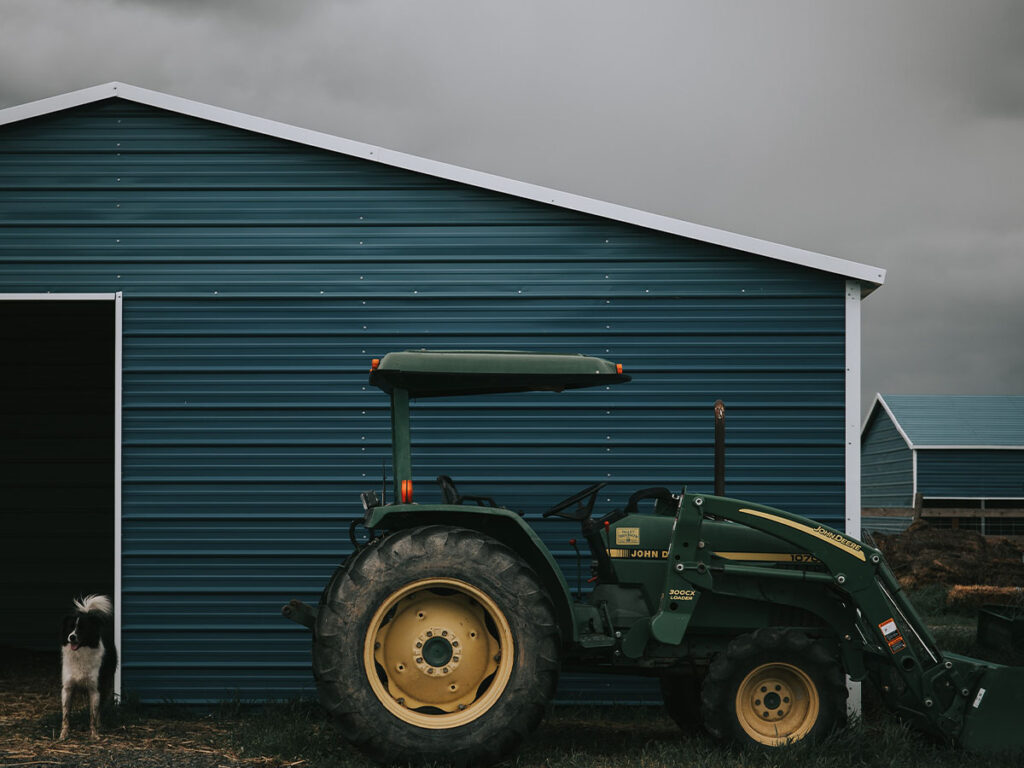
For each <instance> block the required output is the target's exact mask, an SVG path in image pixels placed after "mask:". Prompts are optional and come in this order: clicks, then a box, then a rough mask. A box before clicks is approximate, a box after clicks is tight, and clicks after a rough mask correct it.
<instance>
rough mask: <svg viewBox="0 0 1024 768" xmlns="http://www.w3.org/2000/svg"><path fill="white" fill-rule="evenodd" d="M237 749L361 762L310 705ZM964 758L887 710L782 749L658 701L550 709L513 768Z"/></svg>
mask: <svg viewBox="0 0 1024 768" xmlns="http://www.w3.org/2000/svg"><path fill="white" fill-rule="evenodd" d="M230 738H231V739H232V740H233V742H234V744H235V746H236V748H237V750H238V753H239V755H243V756H251V755H257V754H263V755H274V756H276V758H277V759H279V760H280V761H281V763H282V764H287V763H291V762H295V761H299V760H302V761H304V762H302V763H301V765H302V766H304V768H305V767H306V766H308V768H368V767H369V766H370V765H372V764H371V763H369V762H368V761H366V760H364V759H363V758H361V757H359V756H358V755H357V754H354V753H353V752H352V751H351V750H350V748H349V747H348V746H347V745H346V744H345V742H344V741H343V740H342V739H341V737H340V735H339V734H338V733H336V732H335V730H334V729H333V727H331V726H330V725H329V724H328V723H327V722H326V720H325V719H324V716H323V714H322V713H321V711H320V710H319V708H318V707H316V706H315V705H311V704H309V703H304V702H292V703H287V704H279V705H274V706H271V707H265V708H263V709H262V710H260V711H259V712H254V713H251V714H250V716H249V717H247V718H245V719H244V720H242V721H239V722H238V723H237V726H236V728H235V729H234V730H232V732H231V736H230ZM964 762H965V755H964V753H962V752H959V751H956V750H952V749H949V748H947V747H944V746H942V745H939V744H935V743H933V742H931V741H930V740H929V739H927V738H926V737H924V736H922V735H920V734H918V733H916V732H913V731H910V730H907V729H906V728H904V727H902V726H901V725H899V724H898V723H897V722H895V720H894V719H893V718H892V717H891V716H889V715H888V714H884V713H881V712H877V713H874V714H872V715H869V717H868V718H867V719H866V720H864V721H863V722H859V723H856V724H855V725H853V726H852V727H849V728H847V729H845V730H843V731H841V732H838V733H836V734H834V735H832V736H831V737H829V738H828V739H826V740H824V741H823V742H821V743H818V744H809V743H798V744H795V745H793V746H792V747H789V748H787V749H784V750H760V749H737V748H732V747H729V746H723V745H721V744H719V743H718V742H716V741H714V740H712V739H711V738H710V737H708V736H707V735H705V734H703V733H701V732H693V733H683V732H681V731H680V730H679V729H678V728H677V727H676V726H675V724H674V723H673V722H672V721H670V720H669V719H668V718H667V717H666V716H665V715H664V714H663V713H662V712H661V711H660V709H658V708H653V707H595V708H590V709H587V708H581V707H556V708H554V710H553V711H552V713H551V714H550V716H549V717H548V718H547V720H546V721H545V722H544V723H543V724H542V726H541V727H540V729H539V730H538V731H537V733H535V734H534V736H533V737H532V738H531V739H530V740H529V741H528V742H527V744H526V745H525V747H524V749H523V750H522V751H521V752H520V753H519V755H517V756H516V757H515V758H513V759H512V760H510V761H508V762H507V763H506V764H505V765H507V766H514V767H515V768H679V767H680V766H688V767H690V768H700V767H705V766H706V767H707V768H776V767H777V768H783V767H785V768H792V766H801V768H804V767H806V768H857V767H859V766H864V767H865V768H867V767H868V766H870V767H871V768H881V767H883V766H893V768H895V767H896V766H899V768H946V767H947V766H948V768H953V767H954V766H962V765H963V764H964ZM985 763H986V768H1001V767H1002V766H1006V768H1009V767H1010V766H1014V768H1017V767H1018V766H1020V764H1021V763H1020V759H1019V757H1016V756H1006V757H1003V758H1000V757H995V758H992V757H986V758H985Z"/></svg>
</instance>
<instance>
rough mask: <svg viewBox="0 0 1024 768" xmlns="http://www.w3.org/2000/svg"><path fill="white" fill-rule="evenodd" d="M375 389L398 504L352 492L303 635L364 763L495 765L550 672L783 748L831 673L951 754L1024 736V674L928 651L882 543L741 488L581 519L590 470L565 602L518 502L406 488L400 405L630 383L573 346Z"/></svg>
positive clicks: (455, 363)
mask: <svg viewBox="0 0 1024 768" xmlns="http://www.w3.org/2000/svg"><path fill="white" fill-rule="evenodd" d="M374 362H375V365H374V367H373V370H372V371H371V373H370V383H371V384H374V385H376V386H377V387H379V388H380V389H382V390H383V391H384V392H386V393H387V394H389V395H390V397H391V418H392V449H393V467H394V478H393V483H394V499H395V501H394V503H390V504H384V503H382V502H381V499H380V498H379V497H378V496H377V494H376V493H375V492H372V491H370V492H367V493H364V494H363V504H364V507H365V510H366V513H365V517H364V519H363V520H362V524H363V526H365V528H366V529H367V530H368V531H369V532H370V539H369V542H368V543H366V544H365V545H361V546H360V547H358V548H357V550H356V551H355V552H354V553H353V554H352V555H351V556H349V557H348V558H347V559H346V560H345V562H344V563H343V564H342V565H341V566H340V567H339V568H338V569H337V571H336V572H335V574H334V575H333V577H332V578H331V580H330V582H329V583H328V584H327V586H326V587H325V588H324V591H323V594H322V596H321V599H320V603H319V606H317V607H316V608H315V609H314V608H311V607H309V606H305V605H304V604H302V603H300V602H298V601H292V603H291V604H290V605H288V606H285V609H284V611H285V614H286V615H290V616H291V617H293V618H295V619H296V620H298V621H300V622H301V623H304V624H306V625H307V626H309V627H310V628H311V629H312V630H313V674H314V676H315V678H316V684H317V690H318V692H319V695H320V699H321V701H322V702H323V704H324V706H325V707H326V708H327V709H328V710H329V711H330V712H331V714H332V715H333V716H334V718H335V719H336V720H337V722H338V723H339V724H340V726H341V731H342V733H343V734H344V735H345V736H346V738H348V739H349V740H350V741H351V742H352V743H353V744H355V745H356V746H357V747H359V748H360V749H362V750H363V751H364V752H365V753H367V754H368V755H369V756H371V757H372V758H374V759H376V760H379V761H381V762H433V761H437V762H449V763H454V764H457V765H485V764H488V763H493V762H495V761H497V760H499V759H501V758H503V757H505V756H507V755H508V754H510V753H511V752H512V751H513V750H515V749H516V748H517V746H518V745H519V744H520V743H521V742H522V741H523V740H524V739H525V738H527V736H528V735H529V733H530V732H531V731H532V730H533V729H534V728H535V727H536V726H537V724H538V723H539V722H540V720H541V718H542V717H543V715H544V712H545V709H546V706H547V704H548V702H549V701H550V699H551V697H552V695H553V694H554V691H555V685H556V682H557V680H558V675H559V671H560V670H561V669H564V668H575V669H583V670H589V671H606V672H609V673H628V674H634V675H650V676H654V677H657V678H658V679H659V680H660V684H661V690H662V693H663V696H664V700H665V705H666V707H667V708H668V711H669V713H670V714H671V715H672V717H673V719H675V720H676V722H678V723H679V724H680V726H681V727H684V728H689V727H691V726H694V725H696V724H701V723H702V724H703V726H704V727H705V728H707V730H709V731H710V732H711V733H712V734H714V735H715V736H717V737H719V738H722V739H732V740H736V741H739V742H747V743H754V744H760V745H765V746H766V747H782V746H784V745H786V744H788V743H791V742H793V741H797V740H800V739H808V738H815V737H818V736H821V735H823V734H825V733H827V732H828V731H830V730H831V729H834V728H836V727H837V726H839V725H840V724H842V723H843V722H844V721H845V717H846V695H847V688H846V677H847V676H849V677H850V678H851V679H853V680H865V679H870V680H872V681H873V682H874V684H875V685H876V686H877V688H878V690H879V691H880V692H881V695H882V698H883V700H884V701H885V703H886V705H887V706H888V707H889V708H890V709H891V710H892V711H893V712H894V713H895V714H896V715H898V716H899V717H900V718H902V719H904V720H905V721H906V722H908V723H910V724H912V725H913V726H916V727H917V728H919V729H921V730H923V731H926V732H928V733H930V734H932V735H933V736H934V737H935V738H937V739H940V740H943V741H945V742H947V743H948V744H949V745H951V746H959V747H962V748H964V749H967V750H974V751H984V750H1004V749H1018V748H1021V747H1024V729H1021V728H1019V727H1017V726H1018V721H1019V719H1020V717H1021V716H1022V715H1024V668H1016V667H1002V666H999V665H996V664H990V663H986V662H983V661H979V660H976V659H972V658H968V657H965V656H961V655H957V654H953V653H947V652H944V651H942V650H940V649H939V648H938V646H937V645H936V643H935V640H934V639H933V637H932V635H931V633H930V632H929V630H928V628H927V627H926V626H925V625H924V624H923V622H922V621H921V620H920V618H919V617H918V615H917V613H915V611H914V608H913V606H912V605H911V604H910V602H909V601H908V600H907V598H906V597H905V596H904V594H903V593H902V592H901V590H900V587H899V584H898V583H897V581H896V579H895V578H894V576H893V574H892V572H891V571H890V569H889V567H888V566H887V565H886V562H885V559H884V558H883V557H882V553H881V552H880V551H878V550H877V549H874V548H873V547H871V546H868V545H867V544H864V543H862V542H860V541H857V540H855V539H853V538H851V537H850V536H847V535H846V534H845V533H842V532H840V531H837V530H833V529H832V528H829V527H827V526H825V525H822V524H820V523H818V522H815V521H813V520H810V519H808V518H804V517H801V516H799V515H795V514H791V513H789V512H785V511H783V510H781V509H773V508H771V507H767V506H763V505H760V504H756V503H753V502H749V501H739V500H736V499H731V498H726V497H724V496H716V495H711V494H707V493H701V492H693V491H688V490H687V489H686V488H685V487H684V488H682V489H681V490H678V491H675V492H673V491H672V490H670V489H669V488H666V487H656V488H642V489H639V490H637V491H636V492H635V493H633V494H632V495H631V496H630V497H629V498H628V499H625V500H624V501H623V504H622V506H621V507H619V508H616V509H613V510H610V511H607V512H606V513H604V514H603V515H602V516H601V517H595V516H594V515H595V506H596V504H595V502H596V499H597V495H598V492H599V491H600V490H601V489H602V487H603V486H604V483H594V484H592V485H588V486H587V487H586V488H583V489H581V490H580V491H578V492H577V493H574V494H573V495H571V496H569V497H568V498H566V499H563V500H561V501H558V502H557V503H555V504H553V505H552V506H551V507H550V509H548V510H547V511H546V512H544V517H546V518H549V517H560V518H565V519H568V520H572V521H576V522H578V523H579V525H580V529H581V534H582V538H583V539H585V540H586V542H587V545H588V546H589V549H590V556H591V558H592V565H591V568H592V572H593V576H594V577H596V579H595V581H594V582H593V589H592V590H591V591H590V592H589V593H587V594H586V595H578V596H576V597H575V598H574V596H573V594H572V592H571V591H570V589H569V587H568V585H567V583H566V580H565V578H564V576H563V574H562V572H561V571H560V570H559V568H558V567H557V565H556V564H555V561H554V558H553V557H552V555H551V553H550V552H549V551H548V550H547V548H546V547H545V546H544V545H543V544H542V542H541V540H540V539H539V538H538V536H537V534H536V533H535V531H534V530H533V529H532V528H531V527H530V525H528V524H527V523H526V522H525V521H524V520H523V518H522V516H521V515H520V513H517V512H515V511H513V510H510V509H506V508H505V507H502V506H501V505H500V504H499V503H497V502H495V501H494V500H492V499H490V498H488V497H485V496H478V495H474V496H471V495H463V494H461V493H460V492H459V490H458V489H457V487H456V485H455V483H454V482H453V481H452V480H451V479H450V478H449V477H448V476H446V475H443V476H441V477H439V478H438V483H439V485H440V491H441V496H442V498H443V502H442V503H440V504H420V503H416V502H415V501H414V500H413V490H412V488H413V486H412V464H411V451H410V433H409V403H410V400H413V399H418V398H427V397H445V396H468V395H479V394H493V393H511V392H525V391H536V390H546V391H554V392H562V391H564V390H572V389H577V388H582V387H591V386H604V385H608V384H618V383H622V382H628V381H629V380H630V378H629V376H627V375H625V374H623V373H622V368H621V366H616V365H615V364H613V363H610V362H608V361H606V360H602V359H599V358H595V357H587V356H583V355H553V354H533V353H523V352H442V351H425V350H421V351H409V352H393V353H391V354H389V355H387V356H386V357H384V358H383V360H381V361H379V364H377V361H374Z"/></svg>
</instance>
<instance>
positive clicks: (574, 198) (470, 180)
mask: <svg viewBox="0 0 1024 768" xmlns="http://www.w3.org/2000/svg"><path fill="white" fill-rule="evenodd" d="M113 97H118V98H122V99H127V100H128V101H134V102H137V103H139V104H146V105H148V106H151V107H157V108H159V109H166V110H169V111H171V112H177V113H179V114H183V115H190V116H192V117H197V118H201V119H203V120H210V121H212V122H215V123H221V124H223V125H230V126H233V127H236V128H241V129H243V130H248V131H254V132H256V133H262V134H266V135H268V136H274V137H277V138H280V139H285V140H287V141H294V142H297V143H299V144H305V145H307V146H311V147H318V148H320V149H326V150H328V151H331V152H338V153H341V154H345V155H352V156H354V157H360V158H363V159H365V160H373V161H375V162H379V163H382V164H384V165H390V166H394V167H396V168H403V169H405V170H409V171H414V172H417V173H424V174H428V175H430V176H436V177H438V178H442V179H447V180H449V181H454V182H458V183H461V184H469V185H471V186H474V187H481V188H483V189H489V190H492V191H494V192H501V193H504V194H508V195H514V196H516V197H522V198H526V199H528V200H535V201H538V202H542V203H547V204H549V205H555V206H559V207H562V208H568V209H570V210H575V211H580V212H581V213H589V214H592V215H594V216H601V217H603V218H607V219H613V220H615V221H621V222H624V223H627V224H634V225H636V226H639V227H645V228H647V229H654V230H658V231H661V232H667V233H669V234H674V235H679V236H680V237H687V238H692V239H694V240H700V241H702V242H706V243H713V244H715V245H720V246H723V247H725V248H733V249H735V250H738V251H743V252H746V253H752V254H755V255H759V256H765V257H767V258H770V259H775V260H777V261H783V262H788V263H790V264H797V265H800V266H803V267H809V268H811V269H817V270H821V271H823V272H829V273H832V274H836V275H841V276H843V277H847V278H851V279H855V280H859V281H861V282H862V283H863V284H864V285H863V291H862V295H867V294H868V293H870V292H871V291H873V290H874V289H875V288H877V287H878V286H880V285H882V283H884V282H885V270H884V269H881V268H879V267H873V266H870V265H867V264H860V263H858V262H854V261H848V260H846V259H838V258H835V257H834V256H826V255H824V254H821V253H815V252H813V251H807V250H803V249H801V248H793V247H791V246H788V245H781V244H779V243H772V242H769V241H767V240H761V239H758V238H754V237H748V236H746V235H739V234H735V233H733V232H727V231H725V230H721V229H715V228H713V227H705V226H703V225H700V224H693V223H690V222H687V221H682V220H680V219H673V218H671V217H668V216H661V215H658V214H655V213H649V212H647V211H641V210H637V209H636V208H629V207H626V206H622V205H616V204H615V203H608V202H604V201H601V200H594V199H593V198H589V197H583V196H581V195H574V194H571V193H569V192H561V191H558V190H554V189H548V188H546V187H540V186H537V185H535V184H528V183H526V182H522V181H515V180H513V179H508V178H505V177H502V176H496V175H494V174H490V173H484V172H482V171H475V170H471V169H468V168H462V167H459V166H456V165H451V164H448V163H441V162H437V161H435V160H428V159H426V158H422V157H417V156H415V155H409V154H406V153H404V152H396V151H394V150H390V149H384V148H382V147H377V146H374V145H372V144H365V143H363V142H359V141H352V140H350V139H343V138H340V137H338V136H331V135H330V134H326V133H321V132H320V131H311V130H308V129H305V128H299V127H297V126H294V125H288V124H286V123H280V122H277V121H275V120H267V119H265V118H262V117H255V116H253V115H247V114H244V113H242V112H236V111H234V110H230V109H224V108H223V107H215V106H211V105H209V104H202V103H200V102H197V101H191V100H189V99H183V98H180V97H178V96H171V95H169V94H166V93H160V92H159V91H151V90H148V89H146V88H139V87H137V86H134V85H128V84H126V83H118V82H112V83H106V84H104V85H96V86H92V87H91V88H84V89H82V90H80V91H73V92H71V93H65V94H62V95H60V96H52V97H50V98H48V99H40V100H39V101H33V102H31V103H29V104H22V105H20V106H16V107H9V108H7V109H3V110H0V125H5V124H7V123H13V122H17V121H18V120H26V119H28V118H32V117H39V116H41V115H45V114H49V113H51V112H56V111H59V110H62V109H68V108H70V107H77V106H82V105H83V104H89V103H92V102H95V101H101V100H103V99H109V98H113Z"/></svg>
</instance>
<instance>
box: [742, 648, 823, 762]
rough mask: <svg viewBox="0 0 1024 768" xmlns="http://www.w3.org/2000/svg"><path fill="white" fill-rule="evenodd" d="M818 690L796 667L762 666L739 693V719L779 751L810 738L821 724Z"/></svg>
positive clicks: (751, 733)
mask: <svg viewBox="0 0 1024 768" xmlns="http://www.w3.org/2000/svg"><path fill="white" fill-rule="evenodd" d="M820 706H821V704H820V701H819V699H818V689H817V687H816V686H815V685H814V681H812V680H811V678H810V677H808V676H807V674H806V673H805V672H804V671H803V670H802V669H799V668H797V667H794V666H793V665H792V664H781V663H775V664H762V665H761V666H759V667H757V668H756V669H754V670H752V671H751V672H750V674H748V675H747V676H746V677H745V678H743V682H741V683H740V687H739V689H738V690H737V691H736V717H737V719H738V720H739V724H740V726H741V727H742V728H743V730H744V731H745V732H746V734H747V735H748V736H749V737H750V738H752V739H753V740H754V741H756V742H758V743H760V744H766V745H768V746H771V747H778V746H782V745H784V744H788V743H790V742H793V741H799V740H800V739H802V738H804V736H806V735H807V734H808V733H809V732H810V730H811V728H813V727H814V723H815V722H817V720H818V711H819V709H820Z"/></svg>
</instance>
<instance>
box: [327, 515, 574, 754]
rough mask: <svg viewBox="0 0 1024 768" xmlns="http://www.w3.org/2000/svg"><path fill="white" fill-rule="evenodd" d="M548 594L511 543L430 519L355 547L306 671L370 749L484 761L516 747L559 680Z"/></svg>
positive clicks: (350, 733) (356, 739)
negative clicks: (360, 548)
mask: <svg viewBox="0 0 1024 768" xmlns="http://www.w3.org/2000/svg"><path fill="white" fill-rule="evenodd" d="M559 649H560V637H559V630H558V625H557V622H556V620H555V615H554V609H553V608H552V605H551V601H550V598H549V597H548V595H547V593H546V592H545V590H544V588H543V587H542V586H541V584H540V581H539V579H538V578H537V576H536V574H535V573H534V572H533V571H532V570H531V569H530V567H529V566H528V565H526V563H525V562H523V560H522V559H521V558H519V557H518V556H517V555H516V554H515V553H514V552H513V551H512V550H510V549H509V548H508V547H506V546H504V545H503V544H501V543H500V542H498V541H496V540H494V539H492V538H490V537H489V536H485V535H484V534H481V533H478V532H476V531H472V530H468V529H464V528H454V527H449V526H440V525H435V526H426V527H422V528H413V529H407V530H403V531H398V532H396V533H392V534H390V535H388V536H386V537H384V539H382V540H381V541H380V542H379V543H377V544H375V545H373V546H370V547H368V548H367V549H365V550H363V551H362V552H360V553H359V554H357V555H355V556H354V559H353V561H352V562H351V563H349V564H346V566H345V567H343V568H340V569H339V570H338V571H337V572H336V573H335V575H334V577H333V578H332V579H331V581H330V583H329V584H328V586H327V588H326V589H325V590H324V594H323V596H322V597H321V601H320V610H319V612H318V615H317V626H316V632H315V638H314V641H313V672H314V676H315V678H316V681H317V690H318V692H319V694H320V700H321V701H322V702H323V704H324V706H326V707H327V709H328V710H329V711H330V712H331V714H332V715H333V716H334V718H335V719H336V721H337V723H338V725H339V726H340V727H341V731H342V733H343V734H344V735H345V736H346V738H348V739H349V740H350V741H351V742H352V743H353V744H355V745H356V746H358V747H359V748H360V749H362V750H363V751H364V752H365V753H366V754H367V755H369V756H370V757H371V758H373V759H375V760H378V761H381V762H386V763H393V762H401V763H407V762H412V763H433V762H440V763H448V764H454V765H487V764H490V763H493V762H496V761H497V760H499V759H501V758H503V757H505V756H507V755H508V753H510V752H511V751H512V750H514V749H515V748H516V747H518V746H519V744H520V743H521V741H522V740H523V739H524V738H525V736H526V735H527V734H528V733H529V732H530V731H532V730H533V729H534V728H535V727H536V726H537V724H538V723H539V722H540V720H541V718H542V717H543V715H544V712H545V710H546V707H547V705H548V702H549V701H550V699H551V697H552V695H553V694H554V690H555V684H556V683H557V679H558V665H559Z"/></svg>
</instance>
